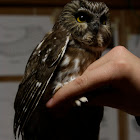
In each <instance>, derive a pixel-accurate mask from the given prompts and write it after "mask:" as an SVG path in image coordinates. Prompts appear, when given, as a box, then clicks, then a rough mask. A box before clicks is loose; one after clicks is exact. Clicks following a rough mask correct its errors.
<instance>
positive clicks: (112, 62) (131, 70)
mask: <svg viewBox="0 0 140 140" xmlns="http://www.w3.org/2000/svg"><path fill="white" fill-rule="evenodd" d="M139 70H140V59H139V58H138V57H136V56H135V55H133V54H132V53H130V52H129V51H128V50H127V49H125V47H122V46H118V47H115V48H113V49H112V50H111V51H110V52H109V53H107V54H106V55H105V56H103V57H101V58H100V59H99V60H97V61H96V62H94V63H92V64H91V65H90V66H89V67H88V68H87V69H86V71H85V72H84V73H83V74H82V76H80V77H78V78H77V79H76V80H74V81H73V82H71V83H69V84H68V85H66V86H64V87H63V88H62V89H60V90H59V91H58V92H57V93H56V94H55V95H54V96H53V98H52V99H51V100H50V101H49V102H48V103H47V107H54V106H56V105H58V104H59V103H60V102H61V103H62V102H64V101H67V100H70V99H72V98H75V97H77V96H80V95H81V96H83V95H84V94H85V93H86V92H89V91H92V94H94V91H95V89H97V88H102V86H108V85H111V87H112V90H111V91H110V92H102V93H101V94H99V95H97V96H95V98H92V99H91V103H92V104H93V105H104V106H110V107H113V108H117V109H121V110H123V111H125V112H127V113H130V114H132V115H135V116H140V109H139V108H140V102H139V100H140V86H139V85H140V77H139Z"/></svg>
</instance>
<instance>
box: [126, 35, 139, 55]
mask: <svg viewBox="0 0 140 140" xmlns="http://www.w3.org/2000/svg"><path fill="white" fill-rule="evenodd" d="M127 45H128V49H129V51H130V52H132V53H133V54H134V55H136V56H138V57H140V34H130V35H129V36H128V42H127Z"/></svg>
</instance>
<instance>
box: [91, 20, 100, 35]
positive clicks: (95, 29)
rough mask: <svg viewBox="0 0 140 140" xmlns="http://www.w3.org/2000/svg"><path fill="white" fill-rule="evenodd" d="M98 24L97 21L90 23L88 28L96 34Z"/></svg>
mask: <svg viewBox="0 0 140 140" xmlns="http://www.w3.org/2000/svg"><path fill="white" fill-rule="evenodd" d="M99 26H100V25H99V23H94V24H91V25H90V29H91V31H92V32H93V33H94V34H95V35H97V34H98V31H99Z"/></svg>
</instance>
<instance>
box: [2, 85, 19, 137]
mask: <svg viewBox="0 0 140 140" xmlns="http://www.w3.org/2000/svg"><path fill="white" fill-rule="evenodd" d="M18 84H19V83H0V140H14V134H13V119H14V99H15V96H16V93H17V89H18Z"/></svg>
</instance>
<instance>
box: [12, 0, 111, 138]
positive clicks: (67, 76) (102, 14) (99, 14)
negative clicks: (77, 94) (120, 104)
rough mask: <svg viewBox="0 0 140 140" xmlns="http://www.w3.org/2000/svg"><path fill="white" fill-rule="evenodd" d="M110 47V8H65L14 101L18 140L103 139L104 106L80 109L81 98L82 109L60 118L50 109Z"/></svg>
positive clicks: (79, 3)
mask: <svg viewBox="0 0 140 140" xmlns="http://www.w3.org/2000/svg"><path fill="white" fill-rule="evenodd" d="M110 42H111V29H110V20H109V9H108V7H107V6H106V4H105V3H103V2H90V1H87V0H74V1H72V2H70V3H68V4H66V5H65V6H64V8H63V10H62V12H61V13H60V16H59V17H58V19H57V21H56V23H55V25H54V27H53V28H52V31H51V32H50V33H48V34H47V35H46V36H45V37H44V39H43V40H42V41H41V43H40V44H39V45H38V46H37V47H36V48H35V49H34V51H33V52H32V54H31V56H30V58H29V60H28V62H27V65H26V68H25V74H24V76H23V79H22V81H21V83H20V85H19V88H18V92H17V95H16V98H15V102H14V109H15V117H14V134H15V138H16V137H19V136H21V137H22V140H44V139H47V140H56V139H57V140H74V139H94V140H97V139H98V134H99V127H100V122H101V119H102V116H103V107H99V106H92V107H91V106H90V105H88V104H85V105H81V104H80V102H82V101H83V102H84V101H85V98H80V99H79V100H77V101H78V102H76V104H77V106H73V107H71V108H69V109H68V110H67V112H66V113H65V114H64V115H58V116H57V115H56V113H52V111H51V110H50V109H48V108H47V107H46V106H45V104H46V102H47V101H48V100H49V99H50V98H51V97H52V96H53V95H54V94H55V92H56V91H57V90H58V89H59V88H61V87H63V86H64V85H65V84H67V83H68V82H70V81H72V80H74V79H75V78H76V77H78V76H80V75H81V74H82V73H83V72H84V71H85V70H86V68H87V67H88V66H89V65H90V64H91V63H93V62H94V61H95V60H97V59H98V58H99V57H100V56H101V53H102V51H103V50H104V49H105V48H106V47H107V46H108V45H109V44H110ZM80 105H81V106H80ZM63 108H65V106H63ZM61 109H62V108H61ZM62 112H63V111H62Z"/></svg>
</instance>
